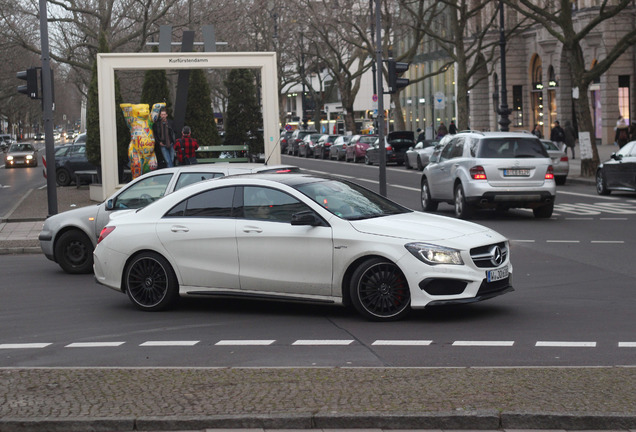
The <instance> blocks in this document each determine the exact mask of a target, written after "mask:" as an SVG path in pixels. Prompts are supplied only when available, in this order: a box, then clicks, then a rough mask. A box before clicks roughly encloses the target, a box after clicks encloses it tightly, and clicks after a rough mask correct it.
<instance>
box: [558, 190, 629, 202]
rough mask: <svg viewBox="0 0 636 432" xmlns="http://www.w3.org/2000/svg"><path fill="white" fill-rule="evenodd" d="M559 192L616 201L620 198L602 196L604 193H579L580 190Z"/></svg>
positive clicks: (560, 192)
mask: <svg viewBox="0 0 636 432" xmlns="http://www.w3.org/2000/svg"><path fill="white" fill-rule="evenodd" d="M558 194H559V195H561V194H563V195H574V196H582V197H588V198H594V199H604V200H610V201H616V200H619V199H620V198H616V197H607V196H602V195H590V194H584V193H578V192H564V191H559V192H558Z"/></svg>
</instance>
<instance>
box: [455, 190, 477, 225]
mask: <svg viewBox="0 0 636 432" xmlns="http://www.w3.org/2000/svg"><path fill="white" fill-rule="evenodd" d="M454 196H455V200H454V204H455V216H457V217H458V218H460V219H470V218H471V216H472V215H473V212H474V210H473V208H472V206H471V205H470V204H468V203H467V202H466V195H465V194H464V188H463V187H462V185H461V184H458V185H457V186H455V195H454Z"/></svg>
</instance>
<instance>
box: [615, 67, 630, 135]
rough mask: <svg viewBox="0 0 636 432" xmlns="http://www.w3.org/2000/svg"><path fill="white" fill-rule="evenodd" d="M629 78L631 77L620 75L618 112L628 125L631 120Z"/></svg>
mask: <svg viewBox="0 0 636 432" xmlns="http://www.w3.org/2000/svg"><path fill="white" fill-rule="evenodd" d="M629 78H630V76H629V75H620V76H619V77H618V110H619V113H620V115H622V116H623V118H624V119H625V121H626V122H627V123H628V124H629V123H630V118H631V115H630V112H629V106H630V104H629Z"/></svg>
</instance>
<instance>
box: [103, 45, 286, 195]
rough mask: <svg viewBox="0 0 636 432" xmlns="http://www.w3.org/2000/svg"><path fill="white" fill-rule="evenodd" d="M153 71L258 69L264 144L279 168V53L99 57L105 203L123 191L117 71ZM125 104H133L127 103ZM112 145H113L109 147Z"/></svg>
mask: <svg viewBox="0 0 636 432" xmlns="http://www.w3.org/2000/svg"><path fill="white" fill-rule="evenodd" d="M149 69H164V70H170V69H173V70H174V69H258V70H259V71H260V73H261V82H262V89H261V90H262V91H261V95H262V96H261V97H262V101H261V102H262V107H263V110H262V111H263V140H264V141H265V158H266V160H267V162H268V163H273V164H279V163H280V161H281V159H280V150H279V151H275V150H276V146H277V144H278V141H279V115H278V74H277V67H276V53H275V52H240V53H227V52H223V53H122V54H117V53H114V54H97V87H98V91H99V128H100V143H101V145H100V147H101V165H102V187H101V199H102V200H105V199H106V198H107V197H108V196H110V195H111V194H113V193H114V192H115V191H116V190H117V188H118V187H119V177H118V174H117V144H116V143H117V124H116V120H115V119H116V117H115V115H116V113H117V110H118V109H120V108H119V107H118V106H116V105H115V79H114V78H115V71H116V70H149ZM124 102H130V103H132V102H131V101H128V100H124ZM108 143H112V144H111V145H108Z"/></svg>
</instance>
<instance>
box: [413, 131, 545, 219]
mask: <svg viewBox="0 0 636 432" xmlns="http://www.w3.org/2000/svg"><path fill="white" fill-rule="evenodd" d="M421 192H422V195H421V197H422V208H423V209H424V211H435V210H437V205H438V204H439V203H440V202H448V203H450V204H454V206H455V215H456V216H457V217H459V218H461V219H468V218H470V217H471V216H472V214H473V212H474V210H476V209H478V208H492V209H497V210H499V211H506V210H508V209H510V208H531V209H532V211H533V213H534V216H535V217H537V218H549V217H550V216H552V211H553V209H554V200H555V198H556V183H555V180H554V169H553V167H552V160H551V159H550V156H549V155H548V153H547V151H546V150H545V148H544V147H543V145H542V144H541V141H540V140H539V139H538V138H537V137H536V136H534V135H531V134H528V133H517V132H465V133H459V134H457V135H454V136H453V137H452V138H451V139H450V141H449V142H448V143H447V144H446V145H445V146H444V148H443V149H442V150H441V152H440V153H439V154H438V153H437V152H436V153H435V154H433V156H432V157H431V161H430V163H429V164H428V165H427V166H426V167H425V168H424V171H423V173H422V180H421Z"/></svg>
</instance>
